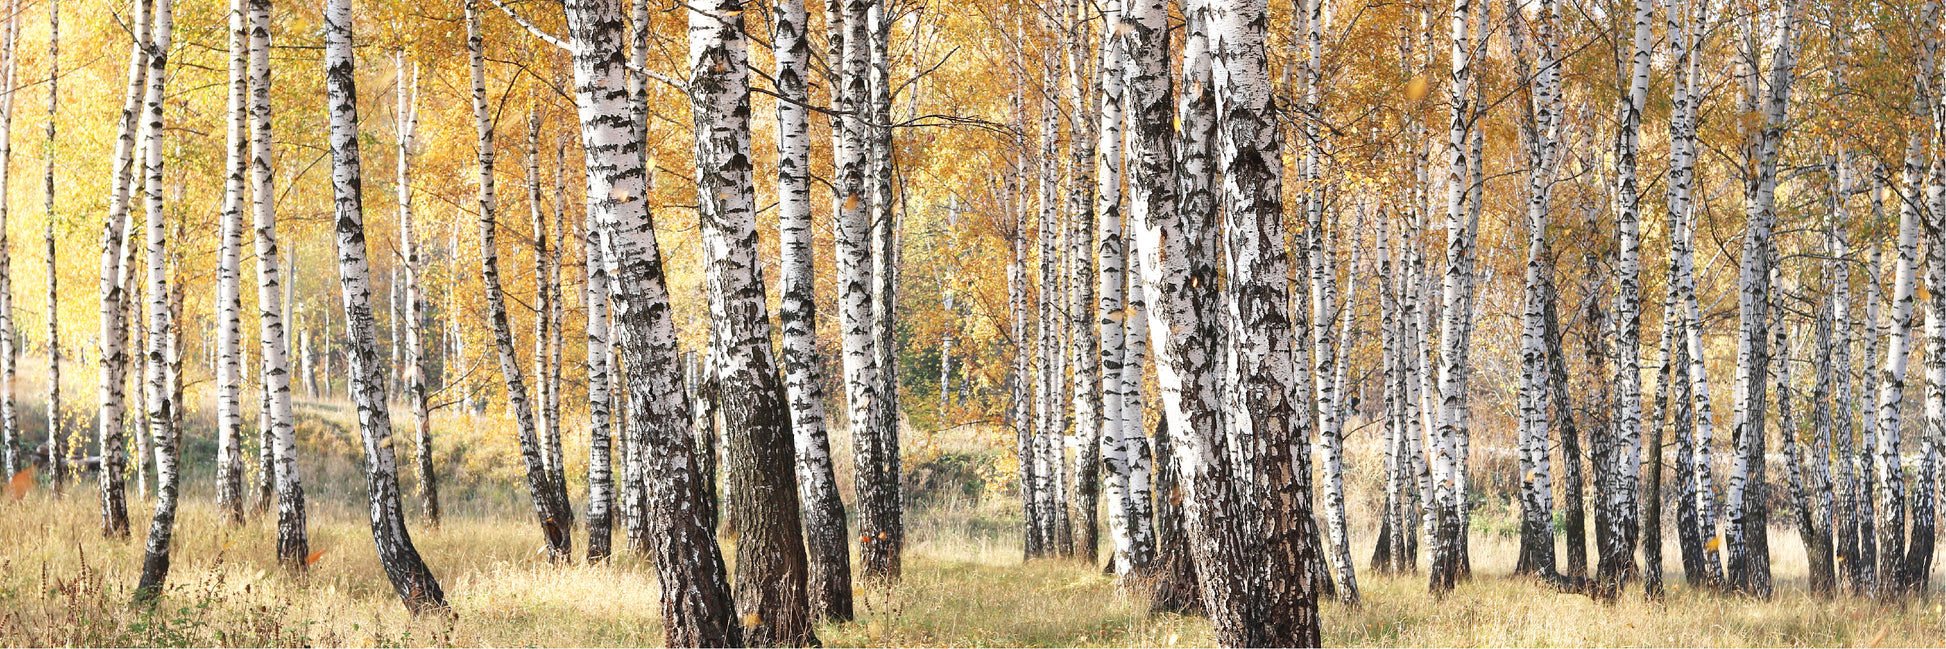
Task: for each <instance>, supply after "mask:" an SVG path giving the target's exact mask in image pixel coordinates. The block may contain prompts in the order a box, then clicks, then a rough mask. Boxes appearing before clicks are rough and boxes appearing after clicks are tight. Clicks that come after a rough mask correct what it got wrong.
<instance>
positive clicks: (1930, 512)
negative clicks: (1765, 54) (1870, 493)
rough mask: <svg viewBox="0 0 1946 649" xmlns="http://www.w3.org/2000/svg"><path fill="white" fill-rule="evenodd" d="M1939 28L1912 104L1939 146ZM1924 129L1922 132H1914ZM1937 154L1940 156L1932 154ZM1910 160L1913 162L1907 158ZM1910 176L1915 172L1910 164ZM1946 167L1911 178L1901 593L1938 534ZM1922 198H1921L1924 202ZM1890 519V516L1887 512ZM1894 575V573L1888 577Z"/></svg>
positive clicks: (1924, 20)
mask: <svg viewBox="0 0 1946 649" xmlns="http://www.w3.org/2000/svg"><path fill="white" fill-rule="evenodd" d="M1939 11H1940V9H1939V3H1938V2H1928V3H1926V5H1925V9H1924V10H1923V13H1922V14H1921V20H1920V22H1919V23H1916V24H1920V25H1932V24H1935V23H1937V22H1939ZM1937 31H1938V30H1933V29H1927V30H1925V31H1924V32H1922V34H1923V36H1921V38H1923V39H1924V40H1923V41H1921V43H1920V46H1919V50H1920V53H1919V58H1920V61H1919V69H1920V70H1921V71H1922V72H1923V73H1924V74H1925V75H1926V76H1925V78H1926V81H1925V82H1923V83H1920V84H1917V85H1915V87H1914V90H1915V91H1916V92H1915V96H1914V102H1915V108H1917V103H1918V102H1920V101H1924V102H1925V104H1926V105H1927V106H1930V107H1931V110H1930V111H1927V112H1920V111H1917V110H1915V111H1914V112H1915V113H1917V114H1916V115H1915V117H1920V118H1922V119H1923V118H1926V117H1930V121H1929V123H1928V122H1924V121H1922V122H1921V123H1922V124H1926V125H1928V126H1930V127H1931V129H1930V132H1931V133H1932V141H1933V144H1934V146H1935V147H1936V146H1938V142H1939V140H1938V138H1939V136H1940V134H1941V130H1940V129H1942V128H1946V114H1942V112H1941V111H1942V109H1946V106H1942V105H1941V104H1939V103H1938V102H1939V95H1938V94H1937V93H1938V89H1937V86H1936V85H1933V84H1936V83H1937V81H1938V77H1937V76H1936V71H1937V69H1938V67H1937V66H1938V65H1939V61H1938V57H1939V46H1940V37H1939V34H1938V33H1937ZM1914 130H1915V131H1921V132H1923V131H1925V130H1926V129H1924V128H1918V129H1914ZM1934 155H1935V156H1937V152H1935V153H1934ZM1908 160H1910V158H1908ZM1907 164H1908V167H1907V170H1908V174H1910V171H1911V170H1912V169H1913V167H1912V166H1911V163H1910V162H1908V163H1907ZM1943 165H1946V163H1942V162H1941V161H1940V160H1939V159H1938V158H1937V157H1935V158H1934V159H1933V160H1932V164H1931V168H1930V170H1929V171H1928V173H1926V174H1925V177H1924V181H1923V187H1922V183H1921V181H1920V177H1918V176H1913V175H1908V176H1907V189H1906V191H1907V193H1908V195H1909V196H1911V198H1909V199H1907V200H1924V201H1925V204H1924V209H1925V212H1923V214H1927V215H1929V216H1927V217H1925V218H1926V219H1927V220H1926V222H1925V226H1926V227H1925V230H1924V232H1925V236H1926V244H1927V245H1926V287H1927V300H1926V360H1925V363H1926V420H1925V427H1924V428H1923V431H1924V433H1923V434H1922V435H1921V436H1920V437H1919V439H1918V440H1917V441H1918V446H1919V448H1918V449H1917V450H1918V452H1919V466H1918V467H1917V469H1916V471H1915V473H1914V475H1913V484H1912V486H1911V488H1910V490H1911V493H1912V535H1911V538H1910V540H1909V541H1908V542H1907V545H1906V548H1905V552H1904V554H1905V557H1904V559H1905V561H1904V565H1903V566H1902V567H1901V569H1900V571H1899V573H1898V575H1899V579H1898V585H1899V586H1898V590H1899V591H1901V593H1902V594H1912V595H1918V596H1921V597H1923V596H1925V593H1926V581H1927V577H1928V575H1929V573H1930V572H1931V571H1932V555H1933V544H1934V536H1935V534H1936V529H1937V523H1936V520H1935V516H1936V511H1935V509H1936V498H1937V495H1936V493H1935V489H1936V488H1937V486H1938V481H1939V476H1938V472H1939V445H1940V439H1941V436H1946V290H1934V289H1933V287H1946V233H1942V232H1940V228H1941V227H1946V187H1942V184H1946V166H1943ZM1921 197H1923V198H1921ZM1888 515H1891V514H1888ZM1887 574H1888V575H1890V574H1891V573H1887Z"/></svg>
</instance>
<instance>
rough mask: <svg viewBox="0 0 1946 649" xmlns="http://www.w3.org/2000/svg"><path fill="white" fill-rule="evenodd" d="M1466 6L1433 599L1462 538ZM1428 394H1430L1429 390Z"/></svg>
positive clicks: (1454, 570)
mask: <svg viewBox="0 0 1946 649" xmlns="http://www.w3.org/2000/svg"><path fill="white" fill-rule="evenodd" d="M1471 3H1472V0H1454V2H1453V12H1452V78H1451V79H1450V81H1449V83H1450V87H1449V89H1448V91H1449V100H1448V101H1449V103H1450V104H1451V105H1452V126H1451V128H1450V129H1449V135H1450V138H1449V141H1448V143H1447V146H1446V153H1447V163H1448V164H1447V169H1446V270H1445V273H1444V279H1443V280H1442V287H1441V302H1442V304H1443V305H1444V309H1443V315H1442V317H1441V318H1440V327H1439V340H1440V344H1441V346H1442V349H1441V350H1440V355H1439V357H1440V359H1441V360H1442V363H1441V365H1440V367H1439V371H1438V378H1439V389H1438V394H1439V395H1440V404H1439V408H1438V411H1437V412H1438V415H1437V417H1436V419H1435V422H1436V423H1435V426H1436V427H1435V430H1434V435H1433V441H1432V446H1433V448H1432V450H1431V457H1432V465H1433V466H1432V473H1433V482H1434V484H1436V485H1438V487H1437V493H1436V494H1435V495H1434V498H1435V501H1436V502H1435V503H1434V505H1435V507H1436V511H1437V516H1436V517H1435V520H1436V521H1437V525H1436V529H1437V531H1438V533H1437V534H1436V535H1435V536H1434V538H1433V543H1432V544H1430V547H1429V548H1428V549H1429V550H1430V551H1431V554H1432V572H1431V582H1430V588H1431V590H1432V592H1433V593H1435V594H1437V593H1444V592H1447V591H1451V590H1452V588H1453V585H1454V583H1455V580H1456V579H1457V578H1458V573H1459V563H1460V562H1459V542H1460V537H1461V536H1463V535H1464V534H1465V531H1464V530H1463V529H1461V528H1460V527H1459V524H1460V508H1461V505H1460V499H1462V498H1464V497H1465V495H1464V494H1462V493H1460V492H1459V488H1460V484H1461V483H1460V480H1461V478H1460V472H1461V471H1462V468H1461V466H1460V458H1459V435H1460V431H1461V429H1463V428H1464V427H1465V422H1463V421H1460V417H1461V414H1462V413H1464V412H1465V409H1464V408H1463V407H1462V404H1461V401H1462V400H1463V399H1465V398H1466V397H1465V394H1464V392H1463V390H1461V389H1460V382H1461V380H1462V374H1464V373H1465V371H1466V367H1465V366H1464V365H1463V364H1462V363H1461V361H1460V359H1461V357H1462V354H1463V350H1461V349H1460V338H1461V329H1462V328H1464V327H1465V323H1464V322H1463V320H1464V318H1465V317H1466V310H1465V309H1463V308H1461V307H1460V301H1461V297H1462V295H1463V294H1464V293H1465V292H1467V291H1468V290H1469V289H1470V287H1469V286H1468V284H1469V283H1470V282H1471V281H1472V277H1470V276H1469V275H1468V274H1467V273H1466V269H1467V268H1468V266H1469V258H1470V257H1471V255H1472V250H1471V248H1472V244H1473V241H1474V234H1473V233H1472V232H1471V231H1470V230H1469V229H1468V228H1467V227H1466V226H1467V222H1466V215H1465V213H1464V208H1465V205H1464V202H1465V200H1466V192H1467V182H1466V181H1467V155H1468V152H1469V151H1470V147H1469V146H1468V145H1469V142H1468V138H1469V136H1470V129H1471V127H1472V126H1471V120H1472V117H1473V116H1472V110H1473V109H1472V103H1471V102H1472V101H1473V96H1472V95H1473V91H1472V83H1473V71H1472V41H1471V36H1470V33H1469V31H1468V27H1469V25H1468V21H1469V20H1470V18H1471V16H1472V4H1471ZM1428 392H1429V393H1430V392H1431V391H1428Z"/></svg>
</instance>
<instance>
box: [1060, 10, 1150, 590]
mask: <svg viewBox="0 0 1946 649" xmlns="http://www.w3.org/2000/svg"><path fill="white" fill-rule="evenodd" d="M1121 5H1122V3H1121V2H1111V3H1110V4H1108V5H1106V6H1105V7H1104V10H1103V11H1104V14H1103V16H1104V18H1103V19H1104V21H1105V22H1104V25H1103V28H1102V30H1101V46H1100V51H1101V61H1100V64H1099V67H1100V76H1099V77H1098V78H1099V80H1100V86H1101V105H1100V108H1099V114H1100V117H1101V119H1100V125H1099V127H1098V128H1096V129H1095V131H1096V133H1097V135H1098V137H1099V139H1098V140H1097V142H1096V144H1095V149H1094V150H1095V151H1097V152H1098V154H1099V155H1098V156H1097V157H1096V159H1095V160H1093V161H1091V162H1093V163H1094V164H1095V173H1094V178H1095V181H1096V186H1095V189H1094V192H1093V193H1094V196H1095V204H1094V206H1093V207H1092V209H1093V210H1094V215H1095V218H1094V221H1095V225H1096V230H1095V232H1094V233H1093V234H1092V235H1091V236H1089V237H1087V239H1088V241H1089V242H1090V243H1093V242H1095V241H1097V240H1098V241H1099V243H1098V244H1095V246H1096V247H1094V249H1093V250H1092V251H1091V253H1092V254H1093V256H1095V257H1096V258H1098V260H1099V262H1100V267H1099V272H1098V273H1097V275H1096V277H1094V278H1091V280H1090V281H1092V282H1094V283H1095V285H1096V290H1095V291H1093V293H1094V295H1096V296H1097V299H1096V300H1095V303H1094V308H1093V309H1091V310H1090V313H1089V315H1090V317H1091V318H1092V319H1093V320H1094V323H1093V335H1091V336H1089V338H1091V339H1092V340H1094V341H1096V342H1097V343H1098V347H1099V352H1100V355H1099V357H1098V358H1096V359H1090V360H1089V361H1088V362H1085V363H1081V364H1078V365H1076V370H1077V371H1079V370H1081V369H1082V368H1084V367H1090V366H1092V367H1096V368H1099V369H1100V379H1101V380H1100V384H1099V394H1098V398H1097V399H1095V401H1094V404H1092V405H1096V406H1099V408H1100V416H1099V417H1097V420H1098V421H1099V422H1100V423H1099V425H1097V426H1096V428H1097V431H1096V432H1095V433H1094V435H1093V437H1094V438H1095V439H1096V440H1098V441H1099V445H1098V448H1099V449H1100V451H1099V457H1100V458H1101V464H1102V469H1104V472H1103V475H1104V478H1103V483H1104V486H1106V488H1107V492H1108V528H1109V536H1110V537H1111V539H1112V541H1113V542H1114V566H1115V573H1116V575H1117V577H1119V578H1121V579H1128V578H1129V577H1130V575H1135V574H1140V573H1141V572H1142V571H1144V570H1145V569H1146V568H1147V565H1148V554H1147V552H1148V550H1147V548H1137V547H1136V546H1135V542H1136V540H1135V537H1134V536H1133V535H1132V534H1131V532H1132V528H1131V525H1132V524H1134V519H1132V518H1130V514H1131V512H1130V507H1131V506H1132V505H1133V502H1134V501H1133V500H1132V499H1131V497H1130V491H1129V490H1130V486H1131V484H1130V478H1131V472H1132V469H1133V467H1132V466H1131V464H1130V455H1129V439H1128V438H1127V437H1126V436H1125V434H1124V433H1125V431H1126V430H1127V428H1128V426H1127V421H1126V419H1127V417H1128V415H1129V411H1128V405H1127V403H1126V401H1127V391H1128V387H1127V384H1126V383H1125V382H1124V376H1125V375H1127V374H1128V372H1127V370H1126V369H1125V367H1126V363H1127V362H1128V331H1127V326H1126V324H1125V323H1126V322H1128V320H1129V318H1128V311H1126V310H1125V309H1126V308H1127V306H1128V305H1127V304H1126V301H1125V300H1124V296H1125V293H1124V286H1125V284H1126V282H1127V279H1128V277H1127V275H1128V263H1127V262H1128V253H1127V247H1126V246H1127V241H1126V239H1124V238H1123V236H1122V139H1123V130H1122V122H1123V121H1124V120H1123V114H1124V109H1123V105H1122V100H1123V80H1122V68H1123V66H1124V65H1125V63H1124V61H1125V58H1126V50H1125V47H1124V43H1125V41H1126V38H1125V36H1124V32H1126V31H1127V29H1128V28H1127V27H1125V26H1124V25H1125V23H1124V21H1123V19H1122V6H1121ZM1135 378H1136V381H1137V382H1138V384H1139V382H1140V381H1141V374H1140V370H1139V369H1138V370H1137V371H1136V373H1135ZM1085 400H1086V399H1085V398H1083V397H1080V396H1077V398H1076V404H1077V406H1083V405H1090V404H1085V403H1083V402H1084V401H1085ZM1135 416H1136V418H1137V419H1140V417H1141V412H1140V411H1139V410H1138V411H1136V413H1135ZM1076 420H1077V421H1080V422H1082V425H1084V426H1085V425H1090V424H1091V422H1090V421H1089V419H1088V418H1087V417H1086V416H1085V415H1084V414H1082V413H1080V412H1077V415H1076ZM1135 434H1136V435H1137V436H1138V437H1139V436H1141V435H1142V434H1143V431H1142V427H1141V425H1140V424H1137V425H1136V426H1135ZM1084 443H1085V441H1084ZM1084 529H1085V526H1084ZM1082 547H1083V548H1084V549H1085V548H1086V547H1087V546H1086V544H1083V546H1082Z"/></svg>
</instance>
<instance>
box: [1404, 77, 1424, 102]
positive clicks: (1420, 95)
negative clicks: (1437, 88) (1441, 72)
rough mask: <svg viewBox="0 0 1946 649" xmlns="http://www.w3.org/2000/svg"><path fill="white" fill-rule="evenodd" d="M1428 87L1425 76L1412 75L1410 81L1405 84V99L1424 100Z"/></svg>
mask: <svg viewBox="0 0 1946 649" xmlns="http://www.w3.org/2000/svg"><path fill="white" fill-rule="evenodd" d="M1429 85H1430V83H1429V82H1428V81H1427V80H1426V75H1424V74H1416V75H1413V76H1412V80H1411V81H1407V82H1405V98H1406V99H1408V100H1411V101H1419V100H1421V99H1425V98H1426V90H1427V89H1428V86H1429Z"/></svg>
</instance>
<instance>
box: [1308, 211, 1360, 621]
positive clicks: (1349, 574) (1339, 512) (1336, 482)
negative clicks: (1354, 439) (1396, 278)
mask: <svg viewBox="0 0 1946 649" xmlns="http://www.w3.org/2000/svg"><path fill="white" fill-rule="evenodd" d="M1313 200H1319V201H1320V202H1321V199H1316V198H1315V197H1314V199H1313ZM1364 228H1365V205H1364V202H1363V199H1360V201H1359V204H1358V222H1357V224H1356V225H1355V226H1353V228H1352V231H1351V263H1349V264H1347V265H1346V266H1345V293H1344V301H1342V302H1339V303H1338V305H1337V316H1338V317H1337V321H1338V322H1337V325H1338V333H1337V336H1336V341H1337V342H1336V346H1337V347H1338V349H1337V350H1336V351H1337V353H1336V354H1335V356H1336V357H1337V358H1336V361H1335V362H1334V363H1333V366H1332V367H1331V368H1330V370H1331V372H1330V374H1329V375H1327V376H1323V377H1319V378H1320V379H1322V380H1321V381H1320V383H1324V382H1329V383H1330V384H1331V385H1332V393H1333V394H1334V395H1336V396H1337V399H1336V400H1335V401H1334V402H1332V403H1329V404H1325V403H1322V402H1321V403H1320V404H1319V405H1320V408H1321V409H1322V408H1325V407H1328V408H1330V411H1329V412H1325V413H1322V414H1323V415H1324V416H1322V417H1320V419H1321V420H1322V423H1323V425H1321V426H1320V427H1319V431H1318V442H1319V444H1320V445H1321V446H1323V448H1324V483H1325V491H1324V511H1325V519H1326V524H1327V525H1328V529H1329V531H1330V534H1331V547H1332V549H1333V554H1332V558H1331V560H1332V564H1333V566H1332V567H1333V568H1334V571H1335V573H1336V575H1337V578H1338V583H1337V594H1338V599H1339V600H1340V601H1342V602H1344V603H1345V604H1346V605H1348V606H1357V605H1358V577H1357V573H1356V571H1355V570H1354V568H1353V566H1352V561H1351V525H1350V523H1349V522H1348V521H1347V520H1346V514H1345V477H1344V474H1345V461H1344V456H1345V435H1344V424H1345V421H1346V420H1347V419H1349V418H1350V416H1351V412H1352V406H1351V403H1350V402H1351V401H1352V397H1351V396H1350V392H1349V390H1348V389H1347V388H1348V385H1347V384H1346V379H1347V377H1346V374H1347V373H1348V372H1349V371H1350V365H1351V347H1352V345H1353V342H1352V341H1353V340H1355V338H1354V336H1355V335H1356V329H1354V328H1353V327H1355V326H1356V320H1357V315H1358V309H1357V304H1358V264H1359V261H1360V259H1359V252H1360V250H1361V248H1360V247H1359V241H1358V238H1359V233H1360V232H1362V231H1363V230H1364ZM1331 272H1333V273H1335V272H1337V271H1336V270H1335V269H1334V270H1332V271H1331Z"/></svg>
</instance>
